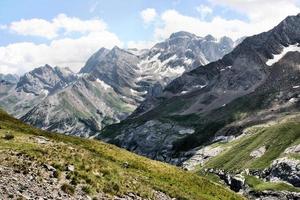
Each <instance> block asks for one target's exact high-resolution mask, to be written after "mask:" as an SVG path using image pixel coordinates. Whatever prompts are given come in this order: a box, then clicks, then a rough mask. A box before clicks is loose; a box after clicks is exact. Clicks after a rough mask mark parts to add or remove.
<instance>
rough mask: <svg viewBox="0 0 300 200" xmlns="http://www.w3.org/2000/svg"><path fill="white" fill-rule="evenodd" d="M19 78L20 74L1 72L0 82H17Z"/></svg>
mask: <svg viewBox="0 0 300 200" xmlns="http://www.w3.org/2000/svg"><path fill="white" fill-rule="evenodd" d="M18 80H19V76H18V75H15V74H0V82H6V83H11V84H13V83H17V82H18Z"/></svg>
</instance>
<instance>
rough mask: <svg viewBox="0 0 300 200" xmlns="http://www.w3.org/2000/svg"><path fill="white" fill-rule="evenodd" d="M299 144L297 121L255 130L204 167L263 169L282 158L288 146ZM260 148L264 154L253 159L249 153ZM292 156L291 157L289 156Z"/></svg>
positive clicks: (299, 132) (299, 127)
mask: <svg viewBox="0 0 300 200" xmlns="http://www.w3.org/2000/svg"><path fill="white" fill-rule="evenodd" d="M299 143H300V123H299V122H297V121H290V122H283V123H279V124H276V125H272V126H270V127H264V128H259V129H256V131H255V132H254V133H252V134H250V135H249V136H245V137H243V138H241V139H239V140H237V141H234V142H232V144H231V145H230V144H226V145H227V146H230V148H228V149H227V150H226V151H224V152H223V153H221V154H220V155H218V156H216V157H215V158H212V159H211V160H210V161H209V162H208V163H207V164H206V167H211V168H222V169H225V170H240V169H246V168H249V169H264V168H266V167H268V166H269V165H270V164H271V162H272V161H273V160H275V159H277V158H279V157H281V156H282V154H283V153H284V151H285V149H287V148H288V147H289V146H292V145H295V144H299ZM262 146H265V147H266V152H265V153H264V154H263V155H262V156H261V157H259V158H253V157H251V156H250V153H251V152H252V151H253V150H255V149H258V148H260V147H262ZM290 156H293V155H290Z"/></svg>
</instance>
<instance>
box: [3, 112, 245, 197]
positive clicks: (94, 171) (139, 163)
mask: <svg viewBox="0 0 300 200" xmlns="http://www.w3.org/2000/svg"><path fill="white" fill-rule="evenodd" d="M0 126H1V129H0V137H2V136H4V134H5V133H6V132H7V131H10V133H11V134H13V135H14V138H13V139H12V140H4V139H0V155H1V154H3V153H5V152H6V151H11V150H13V151H16V152H20V153H22V154H24V155H27V156H29V157H31V158H32V159H33V160H35V161H36V162H38V163H41V164H49V165H52V166H54V167H55V168H56V169H58V170H60V171H64V170H65V166H67V165H70V164H71V165H74V167H75V171H74V172H71V173H69V174H68V176H67V177H66V178H67V179H68V180H69V181H70V183H66V184H68V185H65V186H64V189H65V190H66V191H67V192H70V193H72V191H73V189H74V188H75V187H76V185H78V184H79V183H80V184H85V188H84V191H85V192H86V193H93V192H101V191H104V192H106V193H109V194H113V195H122V194H127V193H130V192H133V193H135V194H138V195H140V196H142V197H149V198H151V197H152V196H153V190H158V191H162V192H165V193H166V194H168V195H170V196H171V197H175V198H177V199H187V200H193V199H195V200H201V199H207V200H215V199H220V200H221V199H222V200H223V199H231V200H234V199H243V198H242V197H241V196H239V195H237V194H235V193H233V192H231V191H230V190H228V189H226V188H224V187H223V186H221V185H218V184H215V183H213V182H211V181H209V180H208V179H206V178H202V177H200V176H198V175H196V174H193V173H190V172H186V171H184V170H181V169H179V168H177V167H174V166H171V165H168V164H165V163H161V162H157V161H152V160H150V159H147V158H144V157H141V156H137V155H135V154H133V153H130V152H128V151H126V150H123V149H120V148H117V147H115V146H112V145H109V144H105V143H103V142H100V141H96V140H87V139H81V138H77V137H70V136H64V135H60V134H54V133H48V132H44V131H41V130H38V129H35V128H32V127H31V126H28V125H25V124H24V123H21V122H20V121H18V120H16V119H13V118H12V117H10V116H8V115H7V114H6V113H4V112H2V111H0ZM37 135H42V136H44V137H47V138H49V139H50V140H51V143H49V144H38V143H36V142H35V140H34V139H32V137H34V136H37ZM125 163H126V165H125ZM59 176H60V175H58V177H59Z"/></svg>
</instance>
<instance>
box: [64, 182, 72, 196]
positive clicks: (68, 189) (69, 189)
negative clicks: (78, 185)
mask: <svg viewBox="0 0 300 200" xmlns="http://www.w3.org/2000/svg"><path fill="white" fill-rule="evenodd" d="M61 189H62V191H64V192H65V193H67V194H70V195H73V194H74V193H75V188H74V187H73V186H71V185H69V184H67V183H64V184H62V186H61Z"/></svg>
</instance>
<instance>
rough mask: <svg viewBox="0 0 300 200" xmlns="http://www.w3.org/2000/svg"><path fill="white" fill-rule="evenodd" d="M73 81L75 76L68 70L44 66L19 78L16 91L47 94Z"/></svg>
mask: <svg viewBox="0 0 300 200" xmlns="http://www.w3.org/2000/svg"><path fill="white" fill-rule="evenodd" d="M75 80H76V74H74V73H73V72H72V71H71V70H70V69H68V68H64V69H61V68H59V67H55V68H52V67H51V66H50V65H45V66H43V67H39V68H36V69H34V70H33V71H31V72H29V73H26V74H25V75H24V76H22V77H20V80H19V81H18V83H17V88H16V89H17V91H24V92H27V93H32V94H34V95H40V94H41V93H46V94H48V93H54V92H55V91H58V90H60V89H62V88H63V87H65V86H67V85H68V84H69V83H71V82H73V81H75Z"/></svg>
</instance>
